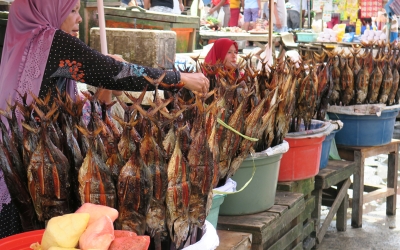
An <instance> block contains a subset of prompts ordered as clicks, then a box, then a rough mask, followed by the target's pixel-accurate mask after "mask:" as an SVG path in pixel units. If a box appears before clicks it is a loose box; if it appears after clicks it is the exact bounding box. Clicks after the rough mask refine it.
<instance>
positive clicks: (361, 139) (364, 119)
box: [328, 109, 399, 146]
mask: <svg viewBox="0 0 400 250" xmlns="http://www.w3.org/2000/svg"><path fill="white" fill-rule="evenodd" d="M398 113H399V110H398V109H394V110H383V111H382V113H381V116H376V115H347V114H338V113H332V112H328V115H329V118H330V119H332V120H341V121H342V122H343V128H342V129H341V130H340V131H339V132H338V133H337V134H336V136H335V141H336V144H340V145H346V146H379V145H385V144H387V143H389V142H390V141H391V140H392V137H393V131H394V123H395V121H396V116H397V114H398Z"/></svg>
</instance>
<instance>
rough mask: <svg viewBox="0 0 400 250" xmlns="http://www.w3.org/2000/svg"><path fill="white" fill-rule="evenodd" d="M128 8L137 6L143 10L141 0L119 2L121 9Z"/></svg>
mask: <svg viewBox="0 0 400 250" xmlns="http://www.w3.org/2000/svg"><path fill="white" fill-rule="evenodd" d="M128 6H139V7H142V8H144V4H143V0H121V7H122V8H126V7H128Z"/></svg>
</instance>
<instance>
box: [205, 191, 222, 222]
mask: <svg viewBox="0 0 400 250" xmlns="http://www.w3.org/2000/svg"><path fill="white" fill-rule="evenodd" d="M225 196H226V195H214V197H213V199H212V205H211V209H210V212H209V213H208V215H207V218H206V220H208V221H209V222H210V223H211V224H212V225H213V226H214V228H217V223H218V214H219V208H220V207H221V204H222V202H224V199H225Z"/></svg>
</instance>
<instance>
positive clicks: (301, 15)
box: [299, 0, 306, 29]
mask: <svg viewBox="0 0 400 250" xmlns="http://www.w3.org/2000/svg"><path fill="white" fill-rule="evenodd" d="M303 1H306V0H300V26H299V28H300V29H302V28H303Z"/></svg>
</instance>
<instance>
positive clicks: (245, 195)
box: [219, 153, 283, 215]
mask: <svg viewBox="0 0 400 250" xmlns="http://www.w3.org/2000/svg"><path fill="white" fill-rule="evenodd" d="M282 154H283V153H279V154H274V155H271V156H267V155H263V156H261V157H255V158H254V164H255V166H256V172H255V174H254V177H253V179H252V180H251V182H250V183H249V185H248V186H247V187H246V188H245V189H244V190H242V191H241V192H239V193H235V194H228V195H227V196H226V197H225V200H224V203H222V205H221V207H220V210H219V214H220V215H244V214H254V213H259V212H262V211H265V210H268V209H269V208H271V207H272V206H273V205H274V203H275V194H276V185H277V184H278V173H279V166H280V161H281V158H282ZM252 173H253V158H252V157H247V158H246V159H245V160H244V161H243V163H242V164H241V165H240V167H239V169H238V170H237V171H236V173H235V175H234V176H232V179H233V180H234V181H236V182H237V186H238V187H243V186H244V185H245V183H246V182H247V181H248V180H249V179H250V178H251V175H252Z"/></svg>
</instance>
